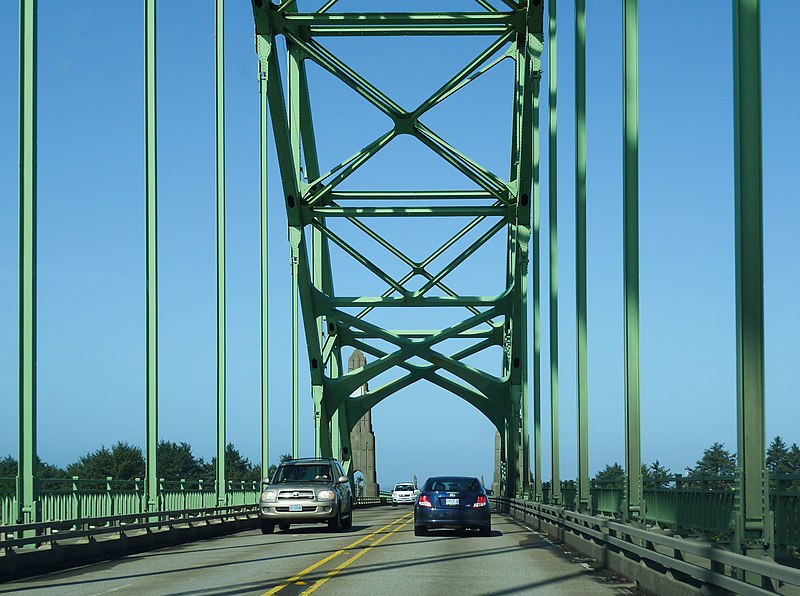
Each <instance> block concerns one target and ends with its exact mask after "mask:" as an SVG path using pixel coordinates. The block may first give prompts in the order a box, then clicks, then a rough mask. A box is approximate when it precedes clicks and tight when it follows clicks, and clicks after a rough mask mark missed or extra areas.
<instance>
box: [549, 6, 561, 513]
mask: <svg viewBox="0 0 800 596" xmlns="http://www.w3.org/2000/svg"><path fill="white" fill-rule="evenodd" d="M557 5H558V2H557V0H550V2H549V3H548V6H547V10H548V31H549V35H548V40H547V43H548V47H547V75H548V90H549V112H550V118H549V120H548V138H549V144H548V167H549V174H548V180H547V185H548V191H549V194H550V197H549V198H550V202H549V216H548V217H549V226H550V244H549V252H550V466H551V483H550V502H551V503H553V504H556V505H558V504H560V503H561V464H560V461H559V435H558V430H559V428H558V143H557V140H558V136H557V132H556V131H557V117H556V116H557V104H556V101H557V83H558V70H557V66H558V65H557V60H556V58H557V53H558V52H557V50H558V44H557V41H556V6H557Z"/></svg>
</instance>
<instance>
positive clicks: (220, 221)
mask: <svg viewBox="0 0 800 596" xmlns="http://www.w3.org/2000/svg"><path fill="white" fill-rule="evenodd" d="M215 6H216V18H215V24H216V36H215V44H214V47H215V50H216V52H215V58H216V60H215V64H216V68H215V73H216V76H215V82H216V109H215V114H216V126H217V128H216V142H217V143H216V144H217V160H216V162H217V503H218V505H220V506H222V505H225V504H226V502H227V494H226V493H227V481H226V475H225V445H226V440H225V430H226V429H225V427H226V416H225V414H226V394H225V390H226V369H225V364H226V363H225V359H226V345H225V343H226V342H225V340H226V332H225V320H226V319H225V0H216V5H215Z"/></svg>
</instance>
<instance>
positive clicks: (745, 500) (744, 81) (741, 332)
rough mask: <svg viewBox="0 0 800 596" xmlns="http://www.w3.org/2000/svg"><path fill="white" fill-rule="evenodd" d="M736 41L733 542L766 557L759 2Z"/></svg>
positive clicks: (736, 17)
mask: <svg viewBox="0 0 800 596" xmlns="http://www.w3.org/2000/svg"><path fill="white" fill-rule="evenodd" d="M733 41H734V44H733V68H734V71H733V74H734V76H733V81H734V150H735V176H736V179H735V182H736V184H735V189H736V200H735V206H736V361H737V367H736V368H737V375H736V380H737V400H736V405H737V407H736V412H737V428H738V435H737V436H738V441H737V469H738V475H739V482H738V492H737V503H736V506H735V514H734V527H735V534H734V540H733V548H734V549H735V550H737V551H739V552H742V553H745V554H748V555H750V556H755V557H760V556H763V555H765V554H771V553H772V551H773V550H774V544H773V540H772V527H773V526H772V523H771V519H772V515H771V512H770V511H769V498H768V494H769V493H768V490H769V486H768V484H769V482H768V477H767V474H766V471H765V467H766V466H765V447H766V445H765V430H764V264H763V263H764V255H763V212H762V166H761V159H762V157H761V37H760V6H759V1H758V0H734V2H733ZM745 579H748V580H749V581H752V580H753V578H745Z"/></svg>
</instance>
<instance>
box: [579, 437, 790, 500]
mask: <svg viewBox="0 0 800 596" xmlns="http://www.w3.org/2000/svg"><path fill="white" fill-rule="evenodd" d="M767 470H769V472H770V473H772V474H800V447H798V446H797V443H792V445H791V447H790V446H788V445H787V444H786V442H785V441H784V440H783V439H782V438H781V437H780V436H778V437H775V438H774V439H773V440H772V443H770V445H769V447H768V448H767ZM678 473H680V472H678ZM735 474H736V454H735V453H731V452H730V451H728V450H727V449H725V444H724V443H714V444H713V445H711V447H709V448H708V449H706V450H705V451H703V456H702V457H701V458H700V459H698V460H697V463H696V464H695V466H694V467H688V466H687V467H686V469H685V471H684V473H683V474H682V475H683V476H685V477H686V484H693V483H694V484H696V483H697V481H693V480H692V478H704V479H706V480H704V482H706V485H707V487H708V488H711V489H722V488H732V486H733V482H732V481H731V480H729V479H728V478H729V477H731V476H734V475H735ZM675 475H676V473H675V472H671V471H670V470H669V468H666V467H664V466H662V465H661V463H660V462H659V461H658V460H656V461H654V462H653V463H652V464H649V465H643V466H642V478H643V479H644V485H645V487H647V488H659V487H660V488H664V487H666V486H667V485H668V484H670V483H671V482H673V481H674V477H675ZM624 478H625V470H624V468H623V467H622V466H621V465H620V464H618V463H614V464H606V466H605V468H603V469H602V470H600V471H599V472H598V473H597V474H596V475H595V477H594V480H595V481H596V482H599V483H603V484H605V485H607V486H615V485H619V486H621V485H622V481H623V479H624ZM715 478H719V480H714V479H715ZM709 479H710V480H709Z"/></svg>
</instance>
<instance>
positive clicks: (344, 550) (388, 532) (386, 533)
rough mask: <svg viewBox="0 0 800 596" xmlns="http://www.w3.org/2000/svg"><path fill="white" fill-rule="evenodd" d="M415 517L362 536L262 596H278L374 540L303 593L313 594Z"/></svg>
mask: <svg viewBox="0 0 800 596" xmlns="http://www.w3.org/2000/svg"><path fill="white" fill-rule="evenodd" d="M413 515H414V512H413V511H412V512H411V513H407V514H406V515H404V516H402V517H400V518H398V519H396V520H394V521H393V522H391V523H389V524H386V525H385V526H383V527H382V528H380V529H378V530H375V531H374V532H373V533H372V534H367V535H366V536H362V537H361V538H359V539H358V540H356V541H355V542H353V543H352V544H348V545H347V546H345V547H344V548H342V549H339V550H337V551H336V552H335V553H333V554H330V555H328V556H327V557H325V558H324V559H322V560H321V561H317V562H316V563H314V564H313V565H309V566H308V567H306V568H305V569H303V570H302V571H301V572H300V573H298V574H297V575H293V576H292V577H290V578H289V579H288V580H286V581H285V582H283V583H282V584H279V585H277V586H275V587H274V588H272V589H271V590H269V591H268V592H264V594H263V595H262V596H270V595H271V594H277V593H278V592H280V591H281V590H283V589H284V588H285V587H286V586H289V585H291V584H293V583H295V582H297V581H299V580H300V579H301V578H302V577H303V576H305V575H307V574H309V573H311V572H312V571H314V570H315V569H317V568H318V567H321V566H322V565H324V564H325V563H327V562H329V561H332V560H333V559H335V558H336V557H338V556H339V555H342V554H346V553H347V551H348V550H350V549H351V548H355V547H357V546H358V545H359V544H361V543H362V542H366V541H367V540H369V539H370V538H373V542H372V544H371V545H369V546H368V547H366V548H364V549H362V550H360V551H358V553H356V554H355V555H354V556H352V557H350V558H349V559H347V560H346V561H344V562H343V563H340V564H339V566H337V567H336V568H335V569H333V570H331V571H329V572H328V573H327V574H325V577H323V578H321V579H319V580H318V581H317V582H316V583H315V584H314V585H312V586H311V587H309V588H308V589H307V590H305V591H303V594H311V593H312V592H313V591H314V590H316V589H317V588H319V587H320V586H322V585H323V584H324V583H325V582H327V581H328V580H329V579H331V578H332V577H333V576H335V575H336V574H337V573H339V572H340V571H341V570H342V569H344V568H345V567H347V566H348V565H350V564H351V563H353V562H354V561H356V560H357V559H359V558H360V557H362V556H363V555H365V554H366V553H367V552H368V551H370V550H371V549H373V548H374V547H376V546H378V545H379V544H380V543H381V542H383V541H384V540H386V539H387V538H389V536H391V535H392V534H394V533H395V532H399V531H400V530H402V529H403V528H404V527H405V526H407V525H408V524H410V523H411V522H412V521H413V517H412V516H413ZM392 526H395V527H394V528H393V529H391V530H390V528H392ZM381 533H383V536H381V537H380V538H374V537H375V536H377V535H378V534H381Z"/></svg>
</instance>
